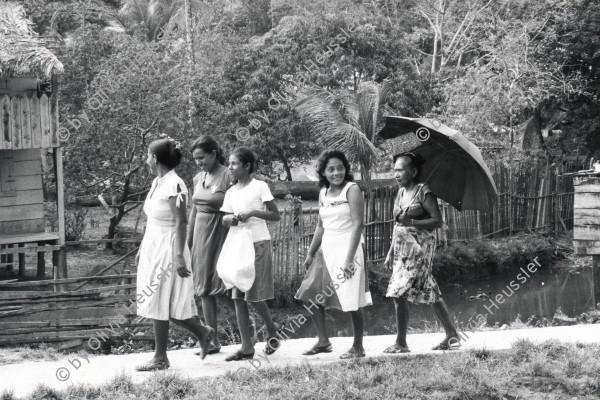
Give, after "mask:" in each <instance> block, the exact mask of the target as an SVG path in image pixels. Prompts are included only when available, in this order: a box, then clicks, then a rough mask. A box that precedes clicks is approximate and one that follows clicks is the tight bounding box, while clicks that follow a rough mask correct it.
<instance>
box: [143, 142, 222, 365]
mask: <svg viewBox="0 0 600 400" xmlns="http://www.w3.org/2000/svg"><path fill="white" fill-rule="evenodd" d="M181 156H182V153H181V150H180V149H179V146H178V145H176V143H175V142H174V141H173V140H172V139H160V140H155V141H154V142H152V143H151V144H150V147H149V148H148V159H147V160H146V163H147V164H148V166H149V168H150V171H152V172H153V173H154V174H156V178H155V179H154V181H152V187H151V188H150V192H149V193H148V197H147V198H146V201H145V202H144V212H145V213H146V215H147V217H148V220H147V224H146V231H145V232H144V238H143V239H142V243H141V245H140V249H139V251H138V254H137V256H136V264H137V296H136V303H137V304H136V305H137V315H139V316H142V317H145V318H149V319H152V320H153V324H154V340H155V352H154V357H153V358H152V359H151V360H150V361H149V362H148V363H146V364H143V365H139V366H137V367H136V370H138V371H156V370H163V369H167V368H169V366H170V364H169V359H168V358H167V343H168V339H169V320H170V321H173V322H174V323H176V324H177V325H180V326H182V327H184V328H186V329H188V330H189V331H191V332H192V333H193V334H194V335H195V336H196V337H197V338H198V341H199V342H200V347H201V349H202V352H203V354H202V358H204V357H205V356H206V353H207V352H208V348H209V345H210V342H211V340H212V336H213V335H214V330H213V329H212V328H210V327H206V326H203V325H202V324H201V323H200V321H199V320H198V318H197V315H198V310H197V309H196V303H195V301H194V281H193V278H192V273H191V271H190V251H189V249H188V248H187V246H186V243H185V235H186V228H187V215H186V203H187V193H188V192H187V188H186V186H185V184H184V182H183V180H182V179H181V178H180V177H179V176H178V175H177V174H176V173H175V169H174V168H175V167H177V166H178V165H179V163H180V161H181Z"/></svg>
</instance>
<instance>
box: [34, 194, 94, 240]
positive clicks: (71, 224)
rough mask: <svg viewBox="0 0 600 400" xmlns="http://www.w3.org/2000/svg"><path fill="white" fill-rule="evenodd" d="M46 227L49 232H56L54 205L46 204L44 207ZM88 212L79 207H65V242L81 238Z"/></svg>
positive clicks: (56, 218) (52, 203) (56, 216)
mask: <svg viewBox="0 0 600 400" xmlns="http://www.w3.org/2000/svg"><path fill="white" fill-rule="evenodd" d="M44 208H45V214H46V226H47V228H48V229H50V231H51V232H58V215H57V211H56V203H54V202H47V203H45V205H44ZM88 212H89V210H87V209H86V208H83V207H79V206H74V205H73V206H72V205H67V206H66V207H65V240H67V241H77V240H80V239H81V237H82V236H83V232H84V231H85V228H86V226H87V223H86V217H87V214H88Z"/></svg>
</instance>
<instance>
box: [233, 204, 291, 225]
mask: <svg viewBox="0 0 600 400" xmlns="http://www.w3.org/2000/svg"><path fill="white" fill-rule="evenodd" d="M264 204H265V206H266V207H267V210H268V211H260V210H250V211H246V212H241V213H239V214H238V216H237V217H238V219H239V220H240V221H242V222H246V220H247V219H248V218H250V217H256V218H260V219H264V220H265V221H279V219H280V218H281V217H280V216H279V210H278V209H277V204H275V202H274V201H273V200H271V201H265V203H264Z"/></svg>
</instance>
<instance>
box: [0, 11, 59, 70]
mask: <svg viewBox="0 0 600 400" xmlns="http://www.w3.org/2000/svg"><path fill="white" fill-rule="evenodd" d="M33 25H34V24H33V23H32V22H31V21H30V20H29V19H28V18H27V15H26V13H25V9H24V8H23V6H21V5H17V4H15V3H13V2H4V3H0V32H1V34H0V74H2V75H8V76H10V75H27V74H35V75H38V76H43V77H50V76H51V75H52V74H53V73H61V72H62V71H63V65H62V63H61V62H60V61H59V60H58V59H57V58H56V56H55V55H54V54H53V53H52V52H51V51H50V50H48V49H47V48H45V47H43V44H44V42H43V41H42V40H41V39H40V38H39V37H38V35H37V34H36V33H35V31H34V30H33Z"/></svg>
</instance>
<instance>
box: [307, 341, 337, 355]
mask: <svg viewBox="0 0 600 400" xmlns="http://www.w3.org/2000/svg"><path fill="white" fill-rule="evenodd" d="M332 349H333V347H332V346H331V343H329V344H326V345H324V346H314V347H313V348H312V349H310V350H306V351H305V352H303V353H302V355H303V356H314V355H315V354H319V353H331V352H332Z"/></svg>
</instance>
